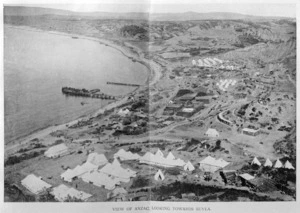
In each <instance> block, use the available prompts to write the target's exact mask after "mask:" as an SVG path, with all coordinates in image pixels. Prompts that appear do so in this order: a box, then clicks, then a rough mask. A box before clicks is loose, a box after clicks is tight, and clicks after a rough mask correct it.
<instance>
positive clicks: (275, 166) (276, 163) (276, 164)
mask: <svg viewBox="0 0 300 213" xmlns="http://www.w3.org/2000/svg"><path fill="white" fill-rule="evenodd" d="M282 167H283V165H282V163H281V161H280V160H279V159H277V160H276V162H275V164H274V168H282Z"/></svg>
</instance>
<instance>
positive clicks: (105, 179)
mask: <svg viewBox="0 0 300 213" xmlns="http://www.w3.org/2000/svg"><path fill="white" fill-rule="evenodd" d="M81 178H82V180H83V181H84V182H87V183H92V184H93V185H95V186H98V187H102V186H103V187H104V188H105V189H107V190H113V189H114V188H115V186H116V185H117V184H119V183H120V181H119V179H117V178H115V177H112V176H110V175H109V174H106V173H103V172H100V171H94V172H92V173H86V174H84V175H83V176H82V177H81Z"/></svg>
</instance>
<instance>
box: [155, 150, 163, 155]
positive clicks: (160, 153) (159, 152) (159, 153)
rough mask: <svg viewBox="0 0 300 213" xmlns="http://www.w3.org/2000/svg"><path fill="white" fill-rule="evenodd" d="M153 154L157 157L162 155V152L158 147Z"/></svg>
mask: <svg viewBox="0 0 300 213" xmlns="http://www.w3.org/2000/svg"><path fill="white" fill-rule="evenodd" d="M155 155H156V156H158V157H163V156H164V153H162V151H160V149H157V152H156V153H155Z"/></svg>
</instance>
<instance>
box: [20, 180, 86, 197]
mask: <svg viewBox="0 0 300 213" xmlns="http://www.w3.org/2000/svg"><path fill="white" fill-rule="evenodd" d="M21 184H22V185H23V186H24V187H25V188H26V189H27V190H29V191H30V192H31V193H33V194H36V195H38V194H41V193H43V192H46V191H47V190H50V189H51V188H52V185H50V184H49V183H47V182H45V181H43V180H42V178H41V177H37V176H35V175H34V174H30V175H27V176H26V177H25V178H24V179H23V180H22V181H21ZM50 194H52V195H53V196H54V198H55V199H56V200H58V201H61V202H62V201H65V200H67V199H69V198H71V199H73V198H75V199H79V200H82V201H86V200H87V199H89V198H90V197H91V196H92V195H91V194H88V193H85V192H83V191H78V190H76V189H74V188H72V187H68V186H66V185H64V184H61V185H59V186H57V187H54V188H53V189H52V190H51V191H50Z"/></svg>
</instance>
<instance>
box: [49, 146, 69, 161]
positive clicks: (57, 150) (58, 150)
mask: <svg viewBox="0 0 300 213" xmlns="http://www.w3.org/2000/svg"><path fill="white" fill-rule="evenodd" d="M44 154H45V156H46V157H48V158H56V157H60V156H62V155H66V154H68V147H67V146H66V145H65V144H63V143H62V144H59V145H56V146H52V147H50V148H49V149H48V150H47V151H46V152H45V153H44Z"/></svg>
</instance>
